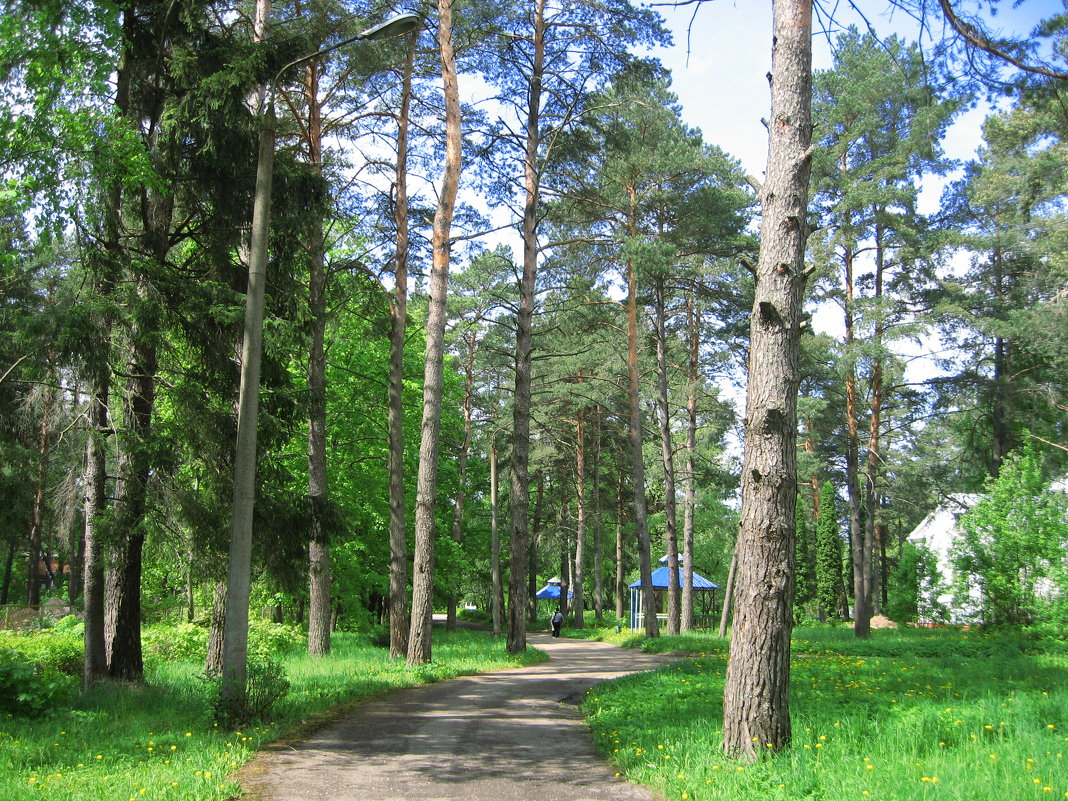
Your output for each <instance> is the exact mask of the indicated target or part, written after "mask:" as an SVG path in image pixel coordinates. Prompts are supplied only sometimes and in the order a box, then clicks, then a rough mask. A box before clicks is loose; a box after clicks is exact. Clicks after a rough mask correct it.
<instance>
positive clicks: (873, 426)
mask: <svg viewBox="0 0 1068 801" xmlns="http://www.w3.org/2000/svg"><path fill="white" fill-rule="evenodd" d="M927 70H928V67H927V64H926V63H925V60H924V58H923V55H922V53H921V52H920V50H919V48H918V47H917V46H915V45H913V46H907V45H906V44H905V43H903V42H902V41H900V40H899V39H897V38H896V37H892V38H890V39H888V40H886V41H877V40H876V39H875V37H874V36H873V35H871V34H866V35H861V34H860V33H859V32H858V31H857V30H856V29H855V28H851V29H849V30H847V31H846V32H845V33H843V34H842V35H840V36H839V37H838V39H837V42H836V48H835V64H834V67H833V69H830V70H826V71H822V72H818V73H817V74H816V76H815V79H814V89H813V91H814V110H813V113H814V115H815V116H816V117H817V118H818V119H820V120H821V122H822V125H821V129H820V130H821V134H820V136H819V138H818V142H819V145H820V149H819V150H818V151H817V154H816V156H815V165H814V168H813V170H814V172H813V181H814V198H813V200H814V204H813V205H814V207H815V209H816V210H817V211H818V212H819V213H820V214H821V217H822V221H823V223H824V225H823V228H822V230H821V232H820V234H819V238H818V246H817V247H815V248H814V250H815V251H816V253H817V257H822V259H824V260H825V261H826V262H828V264H829V265H830V268H831V269H833V270H834V271H835V272H836V273H838V274H839V278H838V279H837V280H838V282H839V288H836V289H832V290H830V292H829V293H828V295H829V296H831V297H833V298H834V299H835V300H836V301H837V302H838V303H839V304H840V305H841V307H842V310H843V313H844V326H845V334H844V339H845V341H844V343H843V351H844V353H843V359H842V368H843V370H844V372H845V376H844V378H845V380H844V386H845V398H844V413H845V414H844V416H845V423H846V425H845V428H846V436H845V456H846V490H847V496H848V499H849V521H850V543H851V545H852V549H853V550H852V552H853V565H854V576H853V585H854V592H853V596H854V602H855V609H854V614H853V618H854V631H855V633H856V635H857V636H858V637H866V636H868V633H869V622H868V621H869V619H870V618H871V615H872V614H873V612H874V611H876V607H877V606H878V598H879V594H878V586H877V585H878V578H879V575H880V572H881V571H880V569H879V561H878V557H879V553H878V549H877V548H876V538H877V534H878V529H877V526H878V523H879V521H878V520H877V513H878V511H879V503H878V499H879V490H880V486H881V481H880V467H881V465H882V454H881V450H882V447H883V442H882V439H881V435H882V434H883V420H882V416H883V414H884V405H885V404H887V402H888V400H889V398H888V395H890V394H891V393H892V391H893V386H894V384H893V383H891V382H890V381H889V380H888V379H891V378H892V377H893V373H894V372H896V370H897V369H899V368H896V366H895V365H894V364H893V352H892V350H891V348H892V346H893V342H894V340H895V339H900V338H901V337H902V336H908V335H914V334H915V332H916V330H917V327H916V324H915V322H914V320H913V317H914V315H913V313H912V309H913V308H915V307H916V306H917V305H918V304H917V303H916V302H915V300H916V296H917V294H918V289H919V288H923V287H924V286H925V283H927V282H928V281H929V279H930V275H929V271H928V270H926V269H924V268H925V267H926V266H930V265H931V263H932V262H931V260H930V259H929V258H926V257H929V256H930V254H931V253H932V252H933V251H934V250H935V249H936V248H937V247H938V246H939V245H940V241H939V240H938V239H937V238H934V237H931V236H930V235H929V234H928V231H929V228H930V223H929V222H928V221H927V220H926V219H925V218H924V217H923V216H922V215H920V214H919V213H918V211H917V208H916V205H917V198H918V196H919V179H920V178H921V177H922V176H923V175H925V174H931V173H940V172H943V171H944V170H945V167H946V164H945V160H944V159H943V158H942V156H941V153H940V147H939V142H940V140H941V138H942V135H943V134H944V132H945V129H946V126H947V125H948V123H949V121H950V119H951V117H952V115H953V113H954V111H955V109H956V107H957V103H956V102H952V101H948V100H946V99H944V98H941V97H939V96H938V94H937V93H936V92H935V91H934V90H933V89H932V88H931V86H930V83H929V81H928V77H927ZM864 373H867V375H864ZM864 383H866V384H867V389H868V391H867V393H865V392H864V391H863V388H862V385H863V384H864ZM865 394H866V395H867V399H868V403H867V405H868V410H869V413H868V415H867V417H868V425H867V428H868V433H867V438H866V447H864V448H863V450H864V451H865V452H866V456H865V458H864V464H861V455H860V451H861V442H862V437H861V433H860V430H859V429H860V426H861V424H862V422H863V416H864V412H863V411H862V409H861V408H860V406H861V404H862V403H863V402H864V399H865ZM862 473H863V477H862Z"/></svg>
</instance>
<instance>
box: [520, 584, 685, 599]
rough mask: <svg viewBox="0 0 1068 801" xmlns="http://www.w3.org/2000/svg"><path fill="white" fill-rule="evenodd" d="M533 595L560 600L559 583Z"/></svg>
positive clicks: (568, 595)
mask: <svg viewBox="0 0 1068 801" xmlns="http://www.w3.org/2000/svg"><path fill="white" fill-rule="evenodd" d="M694 586H696V585H694ZM573 595H574V593H573V592H571V590H568V591H567V597H568V598H570V597H572V596H573ZM534 597H535V598H537V599H539V600H542V601H544V600H546V599H551V600H556V601H558V600H560V585H559V584H547V585H546V586H544V587H542V588H541V589H540V590H538V591H537V592H536V593H534Z"/></svg>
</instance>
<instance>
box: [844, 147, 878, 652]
mask: <svg viewBox="0 0 1068 801" xmlns="http://www.w3.org/2000/svg"><path fill="white" fill-rule="evenodd" d="M843 169H844V166H843ZM843 264H844V267H845V345H846V353H847V357H848V358H847V361H848V366H847V370H848V372H847V373H846V381H845V398H846V495H847V496H848V500H849V547H850V553H851V554H852V557H853V632H854V634H855V635H856V636H857V637H861V638H864V637H867V636H868V634H869V632H870V628H869V624H870V619H871V612H870V610H869V608H868V606H867V598H868V594H867V589H866V587H867V582H866V581H865V575H864V531H863V529H862V526H861V520H860V507H861V498H860V433H859V429H860V424H859V422H858V418H857V369H856V364H855V363H854V361H853V360H854V358H855V354H854V352H853V348H852V346H853V342H854V338H855V334H854V330H855V320H854V318H853V292H854V280H853V251H852V246H851V244H849V243H847V245H846V252H845V257H844V260H843Z"/></svg>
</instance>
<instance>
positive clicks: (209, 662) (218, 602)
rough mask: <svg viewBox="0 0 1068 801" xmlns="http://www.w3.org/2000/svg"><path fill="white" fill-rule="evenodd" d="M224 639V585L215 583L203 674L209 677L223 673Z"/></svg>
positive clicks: (221, 582)
mask: <svg viewBox="0 0 1068 801" xmlns="http://www.w3.org/2000/svg"><path fill="white" fill-rule="evenodd" d="M225 639H226V583H225V582H223V581H218V582H216V583H215V593H214V595H213V596H212V599H211V624H210V625H209V627H208V656H207V659H206V660H205V663H204V672H205V673H207V674H208V675H209V676H221V675H222V671H223V642H224V641H225Z"/></svg>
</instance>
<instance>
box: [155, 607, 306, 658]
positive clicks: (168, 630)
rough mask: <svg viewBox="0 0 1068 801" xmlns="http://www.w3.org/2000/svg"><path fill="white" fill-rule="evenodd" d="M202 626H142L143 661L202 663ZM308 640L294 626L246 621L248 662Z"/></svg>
mask: <svg viewBox="0 0 1068 801" xmlns="http://www.w3.org/2000/svg"><path fill="white" fill-rule="evenodd" d="M209 635H210V632H209V630H208V628H207V627H206V626H202V625H199V624H197V623H178V624H159V625H154V626H145V627H144V629H143V630H142V632H141V644H142V648H143V649H144V655H145V658H146V659H153V658H156V659H160V660H163V661H165V662H185V661H192V662H197V661H200V662H202V661H204V659H205V658H207V654H208V637H209ZM307 643H308V638H307V635H305V634H304V632H303V631H301V629H300V628H299V627H298V626H292V625H288V624H284V623H272V622H271V621H269V620H265V619H263V618H253V619H252V620H250V621H249V632H248V653H249V658H258V659H266V658H268V657H270V656H272V655H279V654H287V653H293V652H294V651H299V650H301V649H303V648H305V647H306V646H307Z"/></svg>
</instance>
